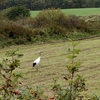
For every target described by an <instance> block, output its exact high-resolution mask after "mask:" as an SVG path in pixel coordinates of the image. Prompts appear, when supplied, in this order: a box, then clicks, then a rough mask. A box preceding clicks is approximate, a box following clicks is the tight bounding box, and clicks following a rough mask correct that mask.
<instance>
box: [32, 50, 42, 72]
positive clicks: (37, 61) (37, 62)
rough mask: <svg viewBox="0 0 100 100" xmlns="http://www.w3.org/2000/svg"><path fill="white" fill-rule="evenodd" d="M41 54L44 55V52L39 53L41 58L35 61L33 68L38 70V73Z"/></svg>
mask: <svg viewBox="0 0 100 100" xmlns="http://www.w3.org/2000/svg"><path fill="white" fill-rule="evenodd" d="M41 53H42V52H39V54H40V57H38V58H37V59H36V60H34V62H33V67H34V68H36V71H38V66H39V63H40V59H41Z"/></svg>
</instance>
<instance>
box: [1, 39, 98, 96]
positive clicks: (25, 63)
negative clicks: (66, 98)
mask: <svg viewBox="0 0 100 100" xmlns="http://www.w3.org/2000/svg"><path fill="white" fill-rule="evenodd" d="M68 47H70V43H69V42H68V41H66V42H59V43H48V44H33V45H21V46H12V47H7V48H4V49H0V61H1V60H2V58H3V57H4V54H5V52H6V51H8V50H12V49H16V48H20V50H19V52H20V53H23V54H24V56H23V57H22V58H21V59H20V60H21V66H20V68H18V69H16V71H22V72H23V73H24V74H25V75H26V76H27V77H28V78H27V79H25V80H21V81H22V82H23V83H24V85H31V86H37V85H40V86H43V87H44V89H46V93H49V92H50V85H52V84H53V78H58V79H59V83H61V84H62V85H66V82H65V80H64V79H63V76H64V75H65V74H66V73H68V72H67V69H66V67H65V66H66V64H67V61H68V59H67V58H66V55H67V49H68ZM78 48H80V49H81V53H80V54H79V55H78V58H77V59H78V60H80V61H82V62H83V63H82V65H81V67H80V70H79V72H78V74H80V75H83V77H84V78H85V79H86V80H87V81H86V87H88V91H87V92H88V94H91V93H92V94H98V95H99V96H100V39H88V40H81V41H80V44H79V46H78ZM40 51H42V52H43V53H42V57H41V63H40V68H39V71H38V72H36V71H35V69H33V68H32V62H33V61H34V60H35V59H36V58H37V57H38V56H39V55H38V53H39V52H40Z"/></svg>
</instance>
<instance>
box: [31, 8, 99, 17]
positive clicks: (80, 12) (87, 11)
mask: <svg viewBox="0 0 100 100" xmlns="http://www.w3.org/2000/svg"><path fill="white" fill-rule="evenodd" d="M39 12H40V11H31V12H30V13H31V16H32V17H35V16H36V15H37V14H38V13H39ZM62 12H64V13H65V14H66V15H69V14H71V15H77V16H88V15H95V14H99V15H100V8H76V9H62Z"/></svg>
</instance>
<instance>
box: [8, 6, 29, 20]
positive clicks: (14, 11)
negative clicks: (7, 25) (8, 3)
mask: <svg viewBox="0 0 100 100" xmlns="http://www.w3.org/2000/svg"><path fill="white" fill-rule="evenodd" d="M6 16H7V18H8V19H10V20H17V19H19V18H23V17H29V16H30V12H29V9H27V8H25V7H24V6H16V7H12V8H11V9H10V11H9V12H8V13H7V14H6Z"/></svg>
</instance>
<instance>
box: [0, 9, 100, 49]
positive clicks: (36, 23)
mask: <svg viewBox="0 0 100 100" xmlns="http://www.w3.org/2000/svg"><path fill="white" fill-rule="evenodd" d="M17 8H18V7H17ZM21 8H23V7H21ZM18 9H20V8H18ZM11 10H12V8H10V9H8V10H4V11H3V15H2V16H6V15H7V13H8V12H10V11H11ZM15 10H16V9H15ZM24 10H25V9H24ZM22 11H23V10H22ZM19 17H20V15H19ZM92 17H93V18H92ZM99 27H100V21H99V16H98V17H97V15H96V17H94V16H91V18H90V17H82V16H75V15H67V16H66V15H65V14H64V13H63V12H62V11H61V10H60V9H53V8H52V9H46V10H42V11H41V12H40V13H39V14H38V15H37V16H36V17H35V18H32V17H28V18H26V17H24V16H21V17H20V18H18V19H16V21H11V20H8V19H6V18H5V17H4V19H2V18H1V20H0V42H1V43H0V47H5V46H8V45H9V44H10V45H11V44H12V45H14V44H26V43H29V42H30V43H35V42H48V41H49V42H50V41H52V40H59V39H60V40H66V39H68V38H71V37H72V38H74V39H77V40H78V39H85V38H90V37H93V36H100V28H99ZM5 40H6V41H5Z"/></svg>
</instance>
